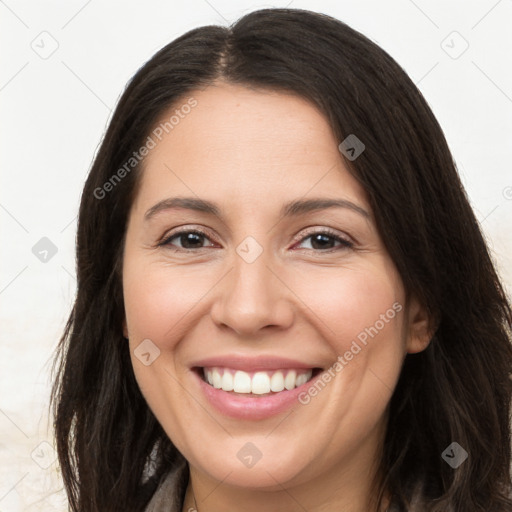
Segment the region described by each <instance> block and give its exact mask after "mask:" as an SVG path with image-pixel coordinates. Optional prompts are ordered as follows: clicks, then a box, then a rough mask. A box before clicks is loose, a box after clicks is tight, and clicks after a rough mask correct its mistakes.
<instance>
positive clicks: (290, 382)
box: [284, 370, 297, 390]
mask: <svg viewBox="0 0 512 512" xmlns="http://www.w3.org/2000/svg"><path fill="white" fill-rule="evenodd" d="M295 377H297V374H296V373H295V370H291V371H289V372H288V374H287V375H286V377H285V379H284V387H285V388H286V389H288V390H290V389H293V388H294V387H295Z"/></svg>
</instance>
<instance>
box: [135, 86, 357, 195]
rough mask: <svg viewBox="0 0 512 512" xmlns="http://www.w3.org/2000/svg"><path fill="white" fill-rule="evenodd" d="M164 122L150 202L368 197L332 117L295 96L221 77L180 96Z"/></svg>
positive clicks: (145, 181) (151, 168)
mask: <svg viewBox="0 0 512 512" xmlns="http://www.w3.org/2000/svg"><path fill="white" fill-rule="evenodd" d="M190 98H193V100H194V103H190ZM187 104H194V106H193V107H192V108H188V107H187V108H184V107H183V106H184V105H187ZM171 117H172V118H173V122H172V124H171V123H170V122H169V121H170V120H171ZM166 123H167V124H166ZM159 127H160V130H159V131H157V132H155V130H154V131H153V132H152V137H153V139H154V140H155V146H154V148H153V149H151V150H150V151H149V154H148V155H147V156H146V158H145V159H144V166H143V171H142V172H143V176H142V181H141V189H140V190H139V197H140V198H141V199H142V200H144V202H147V201H148V200H149V198H152V199H158V198H161V197H163V196H164V195H165V194H168V195H176V193H183V194H186V195H188V196H190V195H197V196H200V197H208V196H212V194H213V195H215V196H216V197H217V198H218V197H220V198H226V199H227V198H228V197H237V198H239V199H240V200H245V201H249V202H253V203H260V204H261V203H262V202H267V201H268V200H270V199H271V198H273V199H274V200H278V199H280V198H283V199H284V196H283V194H284V195H289V196H290V197H289V199H296V198H297V196H304V195H306V194H308V193H309V192H311V193H312V194H313V195H318V194H320V193H321V194H322V195H326V194H327V195H328V196H329V195H330V196H332V197H334V196H335V197H339V196H340V193H342V194H343V195H344V196H345V197H347V198H352V199H356V198H358V199H359V200H360V202H364V200H365V198H364V195H365V194H364V190H363V189H362V188H361V187H360V186H359V184H358V183H357V182H356V180H355V179H354V178H353V177H352V176H351V175H350V173H348V171H347V169H346V168H345V166H344V164H343V160H342V158H341V155H340V153H339V150H338V144H339V142H338V141H337V140H336V138H335V137H334V135H333V133H332V130H331V129H330V126H329V124H328V122H327V120H326V119H325V117H324V116H323V115H322V113H321V112H320V111H319V110H318V109H317V108H316V107H315V106H314V105H313V104H311V103H310V102H309V101H307V100H306V99H304V98H302V97H300V96H297V95H295V94H291V93H283V92H276V91H266V90H253V89H249V88H247V87H244V86H241V85H231V84H225V83H223V82H221V83H217V84H215V85H213V86H209V87H207V88H206V89H203V90H195V91H192V92H190V93H189V94H188V95H186V96H185V97H183V98H182V99H180V100H179V101H178V102H176V104H175V105H173V106H172V107H171V108H170V109H169V110H168V111H167V112H165V113H164V114H163V115H162V116H161V118H160V120H159V122H158V123H157V124H156V129H158V128H159ZM154 133H157V134H159V137H156V136H155V135H154Z"/></svg>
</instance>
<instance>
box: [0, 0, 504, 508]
mask: <svg viewBox="0 0 512 512" xmlns="http://www.w3.org/2000/svg"><path fill="white" fill-rule="evenodd" d="M270 6H275V7H286V6H289V7H296V8H304V9H310V10H315V11H319V12H324V13H326V14H330V15H333V16H335V17H337V18H338V19H340V20H342V21H344V22H346V23H348V24H349V25H351V26H352V27H353V28H355V29H357V30H359V31H361V32H362V33H364V34H365V35H366V36H368V37H369V38H370V39H372V40H373V41H375V42H376V43H378V44H379V45H380V46H381V47H382V48H383V49H385V50H386V51H387V52H388V53H390V54H391V56H392V57H393V58H395V60H397V61H398V63H399V64H400V65H401V66H402V67H403V68H404V69H405V70H406V71H407V73H408V74H409V76H410V77H411V78H412V79H413V81H414V82H415V83H416V84H417V85H418V87H419V88H420V90H421V91H422V93H423V95H424V96H425V98H426V99H427V101H428V103H429V104H430V106H431V108H432V109H433V111H434V114H435V115H436V116H437V118H438V120H439V122H440V124H441V126H442V127H443V130H444V132H445V135H446V138H447V140H448V143H449V145H450V148H451V150H452V153H453V156H454V159H455V161H456V163H457V165H458V168H459V171H460V173H461V176H462V179H463V182H464V184H465V186H466V189H467V192H468V195H469V197H470V200H471V203H472V205H473V207H474V209H475V211H476V214H477V217H478V219H479V221H480V222H481V225H482V227H483V229H484V231H485V234H486V236H487V238H488V241H489V244H490V246H491V248H492V250H493V255H494V258H495V261H496V263H497V265H498V269H499V272H500V274H501V276H502V278H503V281H504V284H505V286H506V287H507V290H508V292H509V295H510V292H511V290H512V235H511V233H510V219H511V218H512V172H511V161H512V137H511V136H512V65H511V64H512V58H511V57H510V55H511V51H512V31H511V30H510V26H511V25H512V0H500V1H496V0H479V1H467V0H458V1H454V0H452V1H440V0H436V1H426V0H416V1H412V0H392V1H385V2H383V1H378V0H366V1H365V0H362V1H361V0H360V1H337V2H334V1H315V2H311V1H300V0H294V1H292V2H290V1H289V0H286V1H282V2H274V3H273V4H264V3H258V2H250V1H239V2H235V1H234V0H208V1H206V0H188V1H183V0H180V1H175V2H174V1H173V2H171V1H163V0H161V1H158V0H151V1H146V2H142V1H140V2H135V1H133V0H130V1H122V2H121V1H108V2H107V1H103V2H100V1H99V0H89V1H86V0H72V1H66V2H64V1H60V2H56V1H46V2H37V1H35V0H32V1H26V2H21V1H17V0H5V1H2V0H0V41H1V48H2V60H1V66H0V115H1V120H2V121H1V124H0V129H1V137H0V144H1V148H0V155H1V166H2V167H1V169H2V181H1V187H0V225H1V233H2V239H3V241H2V251H1V261H0V308H1V310H0V311H1V322H2V324H1V326H2V328H1V342H0V432H1V436H0V512H14V511H25V510H26V511H36V510H37V511H43V512H46V511H64V510H66V505H65V500H64V499H63V493H62V491H60V492H59V490H62V483H61V481H60V480H59V474H58V468H57V463H56V462H55V452H54V450H53V448H52V447H51V444H52V435H51V432H50V431H49V430H48V417H47V414H46V412H47V407H48V394H49V385H50V382H49V369H50V361H51V356H52V351H53V350H54V348H55V346H56V343H57V341H58V339H59V336H60V334H61V333H62V330H63V327H64V323H65V321H66V319H67V315H68V314H69V311H70V308H71V305H72V301H73V298H74V293H75V287H76V281H75V278H74V239H75V232H76V231H75V230H76V214H77V210H78V202H79V197H80V192H81V188H82V186H83V183H84V179H85V177H86V174H87V171H88V169H89V166H90V164H91V161H92V159H93V156H94V154H95V151H96V149H97V147H98V144H99V142H100V140H101V136H102V134H103V132H104V130H105V127H106V125H107V122H108V120H109V118H110V115H111V111H112V109H113V107H114V106H115V104H116V102H117V100H118V98H119V96H120V94H121V92H122V90H123V88H124V86H125V84H126V82H127V81H128V80H129V78H130V77H131V76H132V75H133V74H134V73H135V71H136V70H137V69H138V68H139V67H140V66H141V65H142V64H143V63H144V62H145V61H146V60H147V59H149V58H150V57H151V55H152V54H153V53H154V52H155V51H157V50H158V49H160V48H161V47H162V46H163V45H165V44H167V43H168V42H170V41H171V40H172V39H174V38H176V37H177V36H179V35H181V34H183V33H184V32H185V31H187V30H189V29H191V28H194V27H197V26H201V25H210V24H222V25H227V24H229V23H231V22H233V21H235V20H236V19H237V18H239V17H240V16H241V15H243V14H245V13H247V12H249V11H252V10H255V9H258V8H263V7H270ZM453 31H456V32H457V33H458V35H457V34H453ZM41 33H42V34H41ZM464 40H465V41H467V44H468V45H469V46H468V48H467V49H466V50H465V51H464V52H463V53H461V54H460V52H461V51H462V50H464V47H465V45H466V43H464ZM57 45H58V48H56V50H55V52H54V53H53V54H52V55H48V53H49V52H50V51H51V50H53V47H54V46H55V47H56V46H57ZM459 54H460V55H459ZM43 57H45V58H43ZM455 57H456V58H455ZM43 237H48V238H49V239H50V240H51V241H52V242H53V244H55V246H56V248H57V253H56V254H55V255H53V256H51V253H50V254H49V255H48V256H47V259H48V261H46V262H44V261H41V260H40V259H39V258H38V257H36V255H35V254H34V253H33V251H32V248H33V246H34V245H35V244H36V243H37V242H38V241H39V240H40V239H41V238H43ZM36 252H37V251H36ZM42 256H43V255H39V257H42ZM50 256H51V257H50ZM41 443H42V444H41Z"/></svg>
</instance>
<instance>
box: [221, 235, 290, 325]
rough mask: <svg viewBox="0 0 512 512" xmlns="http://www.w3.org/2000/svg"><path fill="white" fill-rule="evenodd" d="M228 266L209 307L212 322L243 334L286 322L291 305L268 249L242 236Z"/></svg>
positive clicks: (253, 239)
mask: <svg viewBox="0 0 512 512" xmlns="http://www.w3.org/2000/svg"><path fill="white" fill-rule="evenodd" d="M232 266H233V268H232V270H231V272H229V273H228V274H227V275H226V277H225V279H224V283H223V286H222V287H221V291H220V295H219V296H218V298H217V300H216V302H215V305H214V307H213V310H212V316H213V318H214V320H215V322H217V323H218V324H219V325H220V324H225V325H227V326H229V327H231V328H232V329H234V330H235V331H237V332H238V333H244V334H251V333H254V332H256V331H258V330H259V329H261V328H262V327H266V326H279V327H285V326H286V325H288V324H289V323H290V321H291V319H292V316H293V315H292V310H291V305H290V303H289V301H288V300H287V293H286V292H287V289H286V287H285V286H284V285H283V284H282V283H281V282H280V280H279V279H277V277H276V275H275V274H274V272H275V270H274V271H273V269H272V266H273V258H272V255H271V253H270V249H268V248H264V247H263V244H261V243H260V242H258V241H257V240H256V239H255V238H254V237H250V236H249V237H246V238H245V239H244V240H243V241H242V242H241V243H240V244H239V245H238V246H236V248H235V251H234V253H233V259H232Z"/></svg>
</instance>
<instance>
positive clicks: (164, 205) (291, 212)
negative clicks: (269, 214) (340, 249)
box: [144, 197, 370, 221]
mask: <svg viewBox="0 0 512 512" xmlns="http://www.w3.org/2000/svg"><path fill="white" fill-rule="evenodd" d="M174 208H184V209H187V210H194V211H198V212H202V213H207V214H210V215H216V216H217V217H219V218H220V219H222V218H223V217H222V213H221V210H220V208H219V207H218V206H217V205H216V204H215V203H213V202H211V201H208V200H206V199H199V198H197V197H172V198H168V199H163V200H162V201H159V202H158V203H157V204H155V205H154V206H152V207H151V208H150V209H149V210H148V211H147V212H146V213H145V215H144V220H145V221H148V220H150V219H151V218H152V217H154V216H155V215H156V214H157V213H159V212H161V211H164V210H171V209H174ZM328 208H347V209H349V210H352V211H354V212H356V213H358V214H360V215H362V216H363V217H365V218H366V219H369V218H370V214H369V213H368V212H367V211H366V210H365V209H364V208H362V207H361V206H359V205H357V204H355V203H353V202H351V201H348V200H347V199H329V198H315V199H299V200H296V201H291V202H289V203H286V204H285V205H284V206H283V207H282V208H281V212H280V217H296V216H299V215H304V214H306V213H309V212H313V211H318V210H326V209H328Z"/></svg>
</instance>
